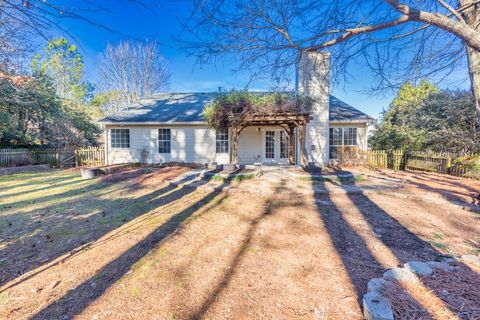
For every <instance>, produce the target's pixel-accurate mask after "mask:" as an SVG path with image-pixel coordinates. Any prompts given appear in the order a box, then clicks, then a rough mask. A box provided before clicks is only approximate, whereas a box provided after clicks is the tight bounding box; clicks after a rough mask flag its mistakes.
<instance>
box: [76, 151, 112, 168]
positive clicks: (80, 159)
mask: <svg viewBox="0 0 480 320" xmlns="http://www.w3.org/2000/svg"><path fill="white" fill-rule="evenodd" d="M75 160H76V161H75V163H76V166H80V167H82V166H101V165H104V164H105V148H95V147H88V148H79V149H75Z"/></svg>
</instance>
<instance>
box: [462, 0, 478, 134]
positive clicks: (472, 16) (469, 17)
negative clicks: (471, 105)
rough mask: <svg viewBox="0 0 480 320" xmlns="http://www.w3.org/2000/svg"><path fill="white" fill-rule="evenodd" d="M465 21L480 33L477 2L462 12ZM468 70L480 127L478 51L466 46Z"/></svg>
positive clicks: (466, 1) (467, 0)
mask: <svg viewBox="0 0 480 320" xmlns="http://www.w3.org/2000/svg"><path fill="white" fill-rule="evenodd" d="M472 2H473V0H461V1H460V3H461V5H462V6H464V5H467V4H469V3H472ZM463 16H464V19H465V22H467V24H468V25H470V26H472V27H474V28H476V30H477V31H478V32H479V33H480V5H479V4H478V3H476V4H472V6H471V7H470V8H469V9H468V10H465V12H464V13H463ZM467 57H468V70H469V74H470V80H471V84H472V93H473V97H474V98H475V107H476V110H477V127H479V128H480V51H478V50H476V49H473V48H471V47H468V46H467Z"/></svg>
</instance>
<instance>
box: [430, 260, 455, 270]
mask: <svg viewBox="0 0 480 320" xmlns="http://www.w3.org/2000/svg"><path fill="white" fill-rule="evenodd" d="M427 264H428V265H429V266H430V268H437V269H441V270H444V271H454V270H455V267H453V266H451V265H449V264H448V263H445V262H438V261H429V262H427Z"/></svg>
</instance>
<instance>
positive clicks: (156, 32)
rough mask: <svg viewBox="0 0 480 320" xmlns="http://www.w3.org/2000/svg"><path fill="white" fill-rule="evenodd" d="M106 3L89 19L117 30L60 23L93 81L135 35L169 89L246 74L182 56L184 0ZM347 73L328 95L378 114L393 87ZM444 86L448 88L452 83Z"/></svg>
mask: <svg viewBox="0 0 480 320" xmlns="http://www.w3.org/2000/svg"><path fill="white" fill-rule="evenodd" d="M106 3H108V2H106ZM108 5H109V9H110V10H111V12H103V13H101V14H98V13H97V14H95V16H93V18H94V19H95V21H97V22H98V23H100V24H102V25H105V26H108V27H109V28H111V29H113V30H115V31H116V32H109V31H107V30H105V29H102V28H99V27H96V26H92V25H89V24H87V23H85V22H81V21H63V25H64V26H66V28H67V29H68V32H69V34H70V35H71V36H72V37H70V36H67V38H70V40H72V41H74V42H75V43H76V44H77V45H78V46H79V50H80V52H81V53H82V55H83V57H84V60H85V67H86V80H89V81H93V82H95V81H96V80H97V72H96V61H97V57H98V54H99V53H100V52H101V51H103V49H104V48H105V45H106V44H107V42H113V43H115V42H116V41H118V40H121V39H128V38H129V37H131V38H134V39H139V40H146V39H149V40H152V39H155V40H157V41H158V42H159V43H160V45H161V50H162V53H163V55H164V56H165V58H166V59H167V61H168V65H169V70H170V73H171V82H170V83H171V84H170V91H177V92H188V91H217V90H218V87H219V86H221V87H224V88H226V89H232V88H243V87H244V86H245V84H246V83H247V82H248V79H249V76H248V74H241V73H234V72H232V71H231V66H232V62H231V61H227V60H225V61H218V62H217V64H216V65H202V66H199V65H196V63H195V59H194V58H192V57H187V56H186V55H185V53H184V52H183V51H182V50H180V49H179V48H178V47H177V46H178V44H176V43H175V41H174V40H173V37H175V36H178V35H179V34H180V33H181V31H182V26H181V24H180V23H179V19H182V18H184V17H186V16H188V14H189V2H188V0H170V1H158V2H157V4H156V5H155V7H150V8H149V9H145V8H141V7H139V6H137V7H135V6H132V5H130V4H129V3H128V1H125V2H119V1H112V2H111V3H108ZM117 32H118V33H117ZM348 72H349V73H350V74H351V79H350V81H349V82H348V83H343V84H341V85H340V86H338V87H335V88H333V90H332V91H333V92H332V94H333V95H335V96H337V97H338V98H340V99H342V100H344V101H345V102H347V103H349V104H351V105H353V106H355V107H357V108H358V109H360V110H362V111H363V112H365V113H367V114H369V115H371V116H373V117H375V118H378V116H379V114H380V112H381V111H382V109H384V108H386V107H387V106H388V104H389V103H390V101H391V100H392V98H393V96H394V94H393V93H392V92H384V93H383V94H376V95H374V96H372V95H370V94H367V93H365V91H367V90H368V89H370V83H371V82H372V79H371V76H370V75H369V73H368V72H366V70H365V68H359V67H358V66H352V67H351V70H348ZM464 75H465V70H459V71H458V74H455V75H452V77H451V78H452V79H453V80H458V79H459V78H462V79H463V77H464ZM455 83H456V86H458V85H460V87H463V88H466V87H468V83H461V82H460V83H459V82H458V81H456V82H455ZM446 85H450V87H452V84H451V83H450V84H449V83H447V84H446ZM250 87H253V88H255V89H266V85H265V84H260V83H254V84H253V85H251V86H250Z"/></svg>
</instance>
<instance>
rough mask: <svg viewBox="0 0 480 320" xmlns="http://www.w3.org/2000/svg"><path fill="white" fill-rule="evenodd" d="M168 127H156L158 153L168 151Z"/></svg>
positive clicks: (169, 135)
mask: <svg viewBox="0 0 480 320" xmlns="http://www.w3.org/2000/svg"><path fill="white" fill-rule="evenodd" d="M170 133H171V132H170V129H158V153H170V149H171V142H170V138H171V134H170Z"/></svg>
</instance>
